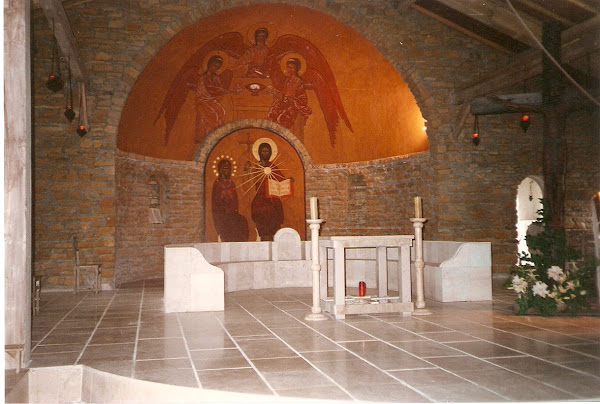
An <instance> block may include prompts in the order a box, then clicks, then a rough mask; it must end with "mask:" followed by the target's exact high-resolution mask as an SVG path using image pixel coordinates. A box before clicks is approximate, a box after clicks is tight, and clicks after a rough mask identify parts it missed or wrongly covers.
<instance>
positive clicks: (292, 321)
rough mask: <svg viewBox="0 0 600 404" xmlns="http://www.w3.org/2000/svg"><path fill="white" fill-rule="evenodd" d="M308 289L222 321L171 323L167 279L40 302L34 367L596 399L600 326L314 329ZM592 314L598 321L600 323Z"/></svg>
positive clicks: (270, 386) (394, 318) (350, 321)
mask: <svg viewBox="0 0 600 404" xmlns="http://www.w3.org/2000/svg"><path fill="white" fill-rule="evenodd" d="M311 298H312V295H311V291H310V289H307V288H293V289H268V290H255V291H244V292H234V293H227V294H226V308H225V311H224V312H208V313H179V314H164V313H163V285H162V281H146V282H145V283H139V284H135V285H131V286H130V287H128V288H124V289H119V290H117V291H111V292H100V293H99V294H97V295H94V294H93V293H80V294H77V295H73V294H71V293H43V294H42V305H41V311H40V314H39V315H38V316H36V317H34V318H33V332H32V340H33V351H32V362H31V365H30V366H31V367H43V366H54V365H73V364H85V365H88V366H91V367H94V368H97V369H99V370H104V371H107V372H112V373H115V374H119V375H123V376H128V377H132V378H136V379H144V380H150V381H156V382H162V383H169V384H175V385H181V386H192V387H200V386H202V387H204V388H210V389H219V390H227V391H236V392H251V393H262V394H269V395H278V396H296V397H305V398H327V399H341V400H360V401H370V402H373V401H380V402H381V401H389V402H427V401H433V402H447V401H450V402H457V401H533V400H544V401H547V400H582V399H583V400H589V399H600V317H598V315H597V314H596V315H595V316H580V317H576V318H572V317H568V316H553V317H549V318H543V317H537V316H532V317H517V316H514V315H513V302H514V296H513V294H512V292H511V291H502V290H497V291H495V293H494V301H493V303H491V302H478V303H446V304H440V303H435V302H428V308H429V309H430V310H431V311H432V312H433V314H432V315H430V316H412V317H402V316H400V315H396V314H387V315H373V316H347V318H346V320H345V321H336V320H327V321H322V322H306V321H304V316H305V315H306V314H307V313H309V312H310V304H311ZM595 313H598V312H597V311H596V312H595Z"/></svg>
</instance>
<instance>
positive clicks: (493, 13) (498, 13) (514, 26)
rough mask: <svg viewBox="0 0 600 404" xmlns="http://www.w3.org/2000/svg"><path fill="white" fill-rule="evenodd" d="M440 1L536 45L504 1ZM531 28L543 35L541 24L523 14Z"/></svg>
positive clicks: (516, 38)
mask: <svg viewBox="0 0 600 404" xmlns="http://www.w3.org/2000/svg"><path fill="white" fill-rule="evenodd" d="M437 1H438V2H440V3H442V4H444V5H445V6H447V7H450V8H452V9H454V10H456V11H459V12H461V13H462V14H465V15H467V16H469V17H470V18H473V19H475V20H477V21H479V22H481V23H483V24H485V25H487V26H489V27H492V28H494V29H496V30H498V31H499V32H502V33H504V34H506V35H508V36H510V37H511V38H513V39H515V40H517V41H519V42H522V43H524V44H527V45H529V46H535V41H534V40H533V39H532V38H531V36H530V35H529V34H528V33H527V32H526V31H525V29H524V28H523V26H522V25H521V24H520V23H519V21H518V20H517V18H516V17H515V15H514V14H513V13H512V11H511V10H510V9H508V8H507V7H506V4H505V3H504V1H500V0H486V1H481V0H437ZM521 18H522V19H523V20H524V21H525V23H526V24H527V26H528V27H529V29H530V30H531V31H532V32H533V33H534V34H535V36H536V37H537V38H538V40H539V39H541V37H542V26H541V24H540V23H539V22H538V21H536V20H533V19H531V18H530V17H529V16H527V15H521Z"/></svg>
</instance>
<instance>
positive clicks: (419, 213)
mask: <svg viewBox="0 0 600 404" xmlns="http://www.w3.org/2000/svg"><path fill="white" fill-rule="evenodd" d="M415 217H416V218H418V219H419V218H422V217H423V205H422V202H421V197H420V196H415Z"/></svg>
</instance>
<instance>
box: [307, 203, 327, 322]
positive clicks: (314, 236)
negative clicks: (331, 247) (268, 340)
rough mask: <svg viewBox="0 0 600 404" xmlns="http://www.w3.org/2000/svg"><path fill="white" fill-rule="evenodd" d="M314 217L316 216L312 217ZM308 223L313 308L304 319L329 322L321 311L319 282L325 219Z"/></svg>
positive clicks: (309, 220) (310, 220)
mask: <svg viewBox="0 0 600 404" xmlns="http://www.w3.org/2000/svg"><path fill="white" fill-rule="evenodd" d="M312 216H313V217H314V216H316V214H315V215H312ZM306 223H308V224H309V227H310V244H311V254H310V257H311V264H310V269H311V272H312V292H313V305H312V307H311V313H310V314H307V315H306V317H304V319H305V320H307V321H322V320H327V319H329V317H327V316H326V315H325V314H323V311H322V310H321V300H320V299H321V298H320V295H321V285H320V282H319V279H320V272H321V265H320V264H319V229H320V228H321V223H323V219H307V220H306Z"/></svg>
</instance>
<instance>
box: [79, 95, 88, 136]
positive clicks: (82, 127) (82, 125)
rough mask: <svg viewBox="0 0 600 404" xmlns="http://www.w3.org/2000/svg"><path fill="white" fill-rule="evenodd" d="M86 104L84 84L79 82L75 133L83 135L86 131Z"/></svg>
mask: <svg viewBox="0 0 600 404" xmlns="http://www.w3.org/2000/svg"><path fill="white" fill-rule="evenodd" d="M87 127H88V122H87V105H86V102H85V84H83V83H79V123H78V124H77V134H78V135H79V136H81V137H84V136H85V134H86V133H87Z"/></svg>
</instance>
